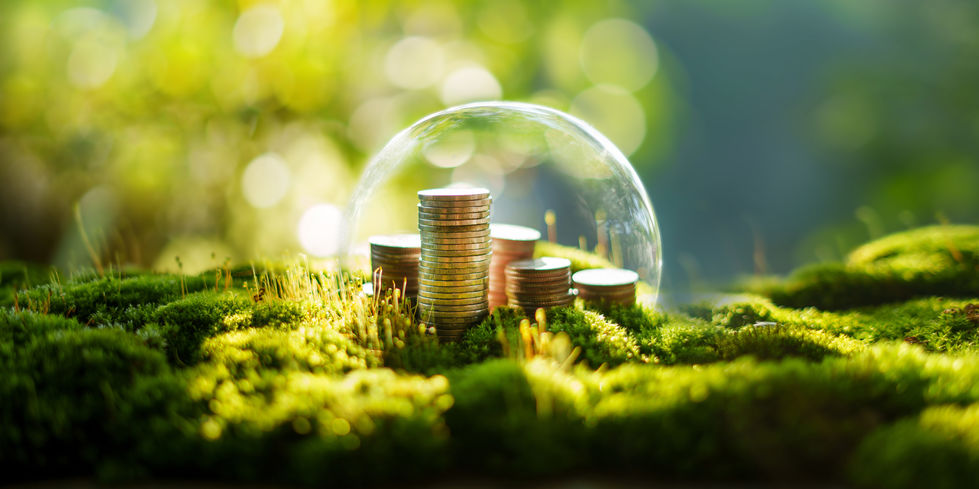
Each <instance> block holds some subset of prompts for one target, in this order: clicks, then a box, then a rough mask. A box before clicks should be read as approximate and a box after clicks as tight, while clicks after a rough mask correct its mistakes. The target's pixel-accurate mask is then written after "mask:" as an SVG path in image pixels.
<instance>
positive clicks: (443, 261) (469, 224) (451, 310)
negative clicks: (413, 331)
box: [418, 188, 492, 340]
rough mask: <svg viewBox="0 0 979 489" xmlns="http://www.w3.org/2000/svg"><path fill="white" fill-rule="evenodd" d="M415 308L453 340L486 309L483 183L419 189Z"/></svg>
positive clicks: (486, 233)
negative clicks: (418, 238) (418, 249)
mask: <svg viewBox="0 0 979 489" xmlns="http://www.w3.org/2000/svg"><path fill="white" fill-rule="evenodd" d="M418 200H419V201H420V202H419V204H418V230H419V231H420V232H421V261H420V262H419V265H418V314H419V318H420V320H421V321H422V322H423V323H425V324H429V325H434V326H435V331H436V332H437V333H438V335H439V338H440V339H445V340H457V339H459V338H461V337H462V334H463V333H465V331H466V329H467V328H468V327H470V326H472V325H474V324H476V323H478V322H480V321H482V319H483V318H484V317H485V316H486V315H487V314H488V313H489V302H488V298H487V289H488V285H489V264H490V256H491V253H492V251H491V248H490V237H489V236H490V230H489V221H490V202H491V200H492V199H491V197H490V193H489V190H486V189H483V188H440V189H431V190H422V191H420V192H418Z"/></svg>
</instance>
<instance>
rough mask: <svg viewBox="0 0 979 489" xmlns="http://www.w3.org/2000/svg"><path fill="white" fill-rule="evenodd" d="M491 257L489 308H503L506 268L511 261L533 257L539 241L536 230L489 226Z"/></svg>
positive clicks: (499, 225)
mask: <svg viewBox="0 0 979 489" xmlns="http://www.w3.org/2000/svg"><path fill="white" fill-rule="evenodd" d="M490 237H491V238H492V240H493V257H492V259H490V281H489V307H490V309H493V308H495V307H496V306H505V305H506V304H507V296H506V266H507V264H508V263H510V262H512V261H520V260H529V259H531V258H533V257H534V243H536V242H537V240H539V239H540V232H539V231H537V230H536V229H532V228H528V227H524V226H514V225H512V224H491V225H490Z"/></svg>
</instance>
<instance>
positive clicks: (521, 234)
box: [490, 223, 541, 243]
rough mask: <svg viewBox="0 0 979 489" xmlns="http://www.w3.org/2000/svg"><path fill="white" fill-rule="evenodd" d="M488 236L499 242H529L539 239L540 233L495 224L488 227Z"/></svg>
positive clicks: (519, 227) (521, 227)
mask: <svg viewBox="0 0 979 489" xmlns="http://www.w3.org/2000/svg"><path fill="white" fill-rule="evenodd" d="M490 236H492V237H493V239H494V240H500V241H501V242H530V243H533V242H535V241H537V240H539V239H540V236H541V235H540V231H538V230H536V229H533V228H528V227H525V226H515V225H513V224H496V223H494V224H493V225H492V226H491V227H490Z"/></svg>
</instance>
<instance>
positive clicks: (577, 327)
mask: <svg viewBox="0 0 979 489" xmlns="http://www.w3.org/2000/svg"><path fill="white" fill-rule="evenodd" d="M547 330H548V331H551V332H553V333H559V332H564V333H567V334H568V336H570V337H571V343H572V344H573V345H575V346H578V347H580V348H581V358H582V359H583V360H585V361H587V362H588V364H589V365H591V366H593V367H598V366H600V365H603V364H604V365H608V366H611V367H614V366H617V365H620V364H622V363H625V362H628V361H641V356H640V354H639V345H638V344H636V340H635V338H633V337H632V335H630V334H629V332H628V331H627V330H626V329H625V328H623V327H622V326H620V325H618V324H615V323H613V322H611V321H608V320H606V319H605V317H604V316H602V315H601V314H599V313H597V312H594V311H582V310H580V309H575V308H573V307H559V308H554V309H551V310H550V311H548V313H547Z"/></svg>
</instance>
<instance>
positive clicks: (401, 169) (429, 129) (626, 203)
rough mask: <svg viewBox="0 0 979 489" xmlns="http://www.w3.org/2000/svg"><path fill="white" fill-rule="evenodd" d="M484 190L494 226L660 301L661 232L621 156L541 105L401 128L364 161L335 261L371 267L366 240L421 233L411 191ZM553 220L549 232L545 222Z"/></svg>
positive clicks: (475, 109)
mask: <svg viewBox="0 0 979 489" xmlns="http://www.w3.org/2000/svg"><path fill="white" fill-rule="evenodd" d="M445 186H479V187H486V188H489V189H490V190H491V192H492V193H493V209H492V217H491V221H492V222H493V223H503V224H515V225H521V226H527V227H531V228H535V229H538V230H540V231H541V232H542V235H543V236H545V239H547V237H548V236H550V237H552V238H554V239H555V240H556V241H557V243H558V244H561V245H564V246H568V247H573V248H583V249H584V250H586V251H588V252H590V253H595V254H597V255H600V256H602V257H604V258H606V259H607V262H608V263H609V266H616V267H620V268H626V269H629V270H633V271H635V272H637V273H638V274H639V277H640V279H641V280H642V281H643V282H645V283H646V284H648V285H649V286H650V287H649V288H648V290H651V291H652V293H647V294H645V296H643V297H640V300H641V301H642V302H644V303H646V304H650V305H651V304H653V303H655V301H656V298H657V294H658V289H659V281H660V274H661V268H662V251H661V244H660V234H659V227H658V225H657V223H656V216H655V214H654V212H653V208H652V205H651V204H650V201H649V197H648V195H647V194H646V190H645V188H644V186H643V184H642V182H641V181H640V179H639V177H638V176H637V175H636V172H635V170H633V168H632V165H631V164H630V163H629V161H628V160H627V159H626V157H625V155H624V154H623V153H622V152H621V151H620V150H619V149H618V148H617V147H616V146H615V145H614V144H612V142H611V141H609V139H608V138H606V137H605V136H604V135H602V134H601V133H599V132H598V131H597V130H596V129H595V128H593V127H591V126H590V125H588V124H587V123H585V122H583V121H581V120H579V119H577V118H575V117H574V116H571V115H568V114H566V113H563V112H560V111H557V110H554V109H551V108H548V107H543V106H539V105H532V104H525V103H514V102H480V103H473V104H468V105H462V106H458V107H454V108H451V109H447V110H445V111H442V112H438V113H435V114H432V115H430V116H428V117H425V118H424V119H422V120H420V121H418V122H416V123H415V124H414V125H412V126H411V127H409V128H407V129H405V130H403V131H401V132H400V133H398V134H397V135H396V136H394V138H392V139H391V140H390V141H389V142H388V143H387V145H385V146H384V148H383V149H381V151H380V152H379V153H378V154H377V155H376V156H375V157H374V158H373V159H372V160H371V161H370V163H369V164H368V165H367V167H366V169H365V170H364V173H363V176H362V177H361V180H360V182H359V183H358V185H357V187H356V188H355V190H354V194H353V197H352V199H351V201H350V203H349V204H348V207H347V210H346V212H345V216H344V223H343V231H342V236H341V240H340V250H339V251H340V254H341V257H342V258H344V260H345V265H346V266H347V267H348V268H352V269H362V270H365V271H366V270H367V269H368V268H369V260H367V259H366V257H367V254H368V246H367V244H366V243H367V240H368V238H369V237H370V236H372V235H378V234H393V233H402V232H409V233H410V232H417V210H416V204H417V202H418V198H417V191H418V190H421V189H425V188H433V187H445ZM547 214H551V215H553V216H555V218H556V219H555V223H554V225H553V226H550V227H549V226H548V225H547V224H546V221H547V219H546V218H545V215H547Z"/></svg>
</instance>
